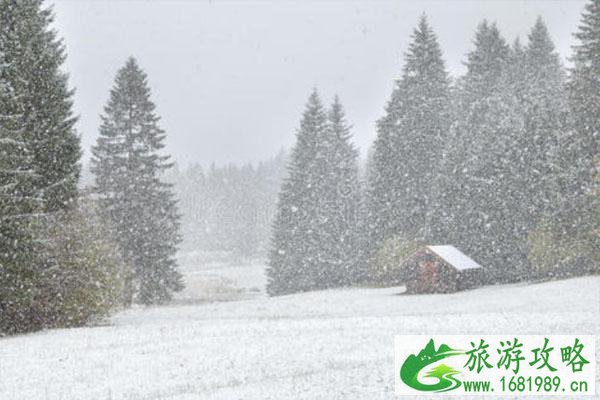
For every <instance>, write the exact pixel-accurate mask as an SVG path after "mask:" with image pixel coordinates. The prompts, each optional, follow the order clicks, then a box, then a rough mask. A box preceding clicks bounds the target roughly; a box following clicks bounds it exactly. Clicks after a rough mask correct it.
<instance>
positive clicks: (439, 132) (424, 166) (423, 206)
mask: <svg viewBox="0 0 600 400" xmlns="http://www.w3.org/2000/svg"><path fill="white" fill-rule="evenodd" d="M405 59H406V63H405V65H404V68H403V72H402V77H401V79H400V80H399V81H398V83H397V85H396V88H395V89H394V91H393V93H392V98H391V100H390V101H389V103H388V105H387V107H386V115H385V116H384V117H383V118H382V119H381V120H379V122H378V124H377V139H376V141H375V145H374V149H375V150H374V154H373V161H372V173H371V174H370V179H369V183H368V189H367V204H368V205H367V208H368V215H369V216H370V221H369V227H368V229H369V231H370V242H371V243H372V245H373V246H374V247H375V248H376V247H379V246H381V245H382V243H383V241H384V240H386V239H389V238H391V237H392V236H395V235H400V236H401V237H404V238H405V239H406V240H412V239H414V238H417V237H427V238H430V237H431V236H432V234H433V233H432V231H434V230H435V229H432V228H431V226H432V224H434V223H435V221H433V220H432V215H433V211H434V209H435V208H436V206H435V200H436V198H437V193H436V185H435V180H436V176H437V175H438V173H439V166H440V161H441V158H442V155H443V146H444V144H445V141H446V134H447V131H448V127H449V123H450V115H449V110H450V108H449V102H450V88H449V79H448V74H447V72H446V69H445V66H444V61H443V60H442V53H441V50H440V47H439V44H438V42H437V38H436V36H435V34H434V33H433V31H432V30H431V28H430V27H429V24H428V22H427V19H426V17H425V16H423V17H421V19H420V21H419V25H418V27H417V28H416V29H415V31H414V33H413V35H412V42H411V44H410V46H409V49H408V52H407V53H406V56H405Z"/></svg>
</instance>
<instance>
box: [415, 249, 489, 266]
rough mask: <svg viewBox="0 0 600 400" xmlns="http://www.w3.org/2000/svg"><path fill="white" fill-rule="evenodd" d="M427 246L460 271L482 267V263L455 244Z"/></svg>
mask: <svg viewBox="0 0 600 400" xmlns="http://www.w3.org/2000/svg"><path fill="white" fill-rule="evenodd" d="M427 248H428V249H429V250H431V251H432V252H434V253H435V254H437V255H438V256H439V257H441V258H442V259H443V260H444V261H446V262H447V263H448V264H450V265H451V266H452V267H454V268H456V269H457V270H459V271H462V270H466V269H475V268H481V265H479V264H477V263H476V262H475V261H473V259H472V258H470V257H469V256H467V255H465V254H464V253H462V252H461V251H460V250H458V249H457V248H456V247H454V246H449V245H445V246H427Z"/></svg>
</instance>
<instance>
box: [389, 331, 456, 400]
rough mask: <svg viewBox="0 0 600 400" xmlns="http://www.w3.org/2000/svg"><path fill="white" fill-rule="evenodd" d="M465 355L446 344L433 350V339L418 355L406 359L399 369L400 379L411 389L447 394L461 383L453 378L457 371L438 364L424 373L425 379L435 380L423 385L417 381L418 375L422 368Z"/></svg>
mask: <svg viewBox="0 0 600 400" xmlns="http://www.w3.org/2000/svg"><path fill="white" fill-rule="evenodd" d="M462 354H465V353H464V351H462V350H455V349H452V348H450V346H448V345H446V344H441V345H440V347H439V349H437V350H436V349H435V344H434V343H433V339H431V340H429V343H427V345H426V346H425V348H424V349H423V350H421V351H420V352H419V354H418V355H416V356H415V355H414V354H411V355H410V356H408V357H407V358H406V360H405V361H404V364H402V367H401V368H400V379H402V382H404V383H406V384H407V385H408V386H410V387H411V388H413V389H416V390H420V391H423V392H447V391H449V390H454V389H456V388H458V387H460V385H461V382H460V381H459V380H458V379H457V378H456V377H455V376H454V375H456V374H458V373H459V371H457V370H455V369H454V368H452V367H450V366H448V365H446V364H438V365H436V366H435V367H433V368H431V369H430V370H429V371H427V372H426V374H425V377H427V378H437V380H438V381H437V382H436V383H433V384H425V383H422V382H420V381H419V378H418V377H419V373H420V372H421V370H423V369H424V368H426V367H428V366H429V365H431V364H434V363H436V362H438V361H440V360H443V359H445V358H448V357H452V356H458V355H462Z"/></svg>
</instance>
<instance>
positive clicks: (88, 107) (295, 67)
mask: <svg viewBox="0 0 600 400" xmlns="http://www.w3.org/2000/svg"><path fill="white" fill-rule="evenodd" d="M49 4H53V5H54V6H53V9H54V12H55V16H56V20H55V27H56V29H57V30H58V31H59V32H60V35H61V36H62V37H63V38H64V43H65V45H66V47H67V54H68V57H67V62H66V65H65V70H66V71H68V72H69V74H70V81H69V83H70V85H72V86H73V87H75V89H76V93H75V111H76V113H78V114H79V116H80V119H79V122H78V124H77V130H78V132H79V134H80V135H81V137H82V148H83V150H84V158H83V162H84V164H88V161H89V156H90V153H89V149H90V147H91V145H92V144H93V143H95V140H96V137H97V134H98V127H99V125H100V118H99V115H100V113H101V112H102V107H103V106H104V104H105V102H106V100H107V93H108V90H109V88H110V87H111V85H112V81H113V79H114V76H115V73H116V70H117V67H118V66H119V65H121V64H122V63H123V62H124V61H125V59H126V58H127V57H128V56H130V55H133V56H135V57H136V58H137V59H138V61H139V63H140V65H141V66H142V67H143V68H144V69H145V70H146V72H147V73H148V75H149V77H150V82H149V83H150V85H151V88H152V92H153V93H152V96H153V99H154V101H155V103H156V105H157V111H158V113H159V115H161V117H162V121H161V126H162V127H163V128H164V129H165V131H166V132H167V139H166V144H167V147H166V151H167V152H168V153H171V154H172V155H173V157H174V159H175V161H177V163H178V164H179V165H180V166H182V167H186V166H188V165H190V164H193V163H199V164H201V165H202V166H204V167H206V166H208V165H209V164H210V163H212V162H215V163H217V164H218V165H223V164H226V163H236V164H243V163H246V162H253V163H255V162H258V161H263V160H266V159H268V158H271V157H274V156H275V155H276V154H277V153H278V152H279V151H280V150H281V149H282V148H289V147H290V146H291V145H292V143H293V140H294V135H295V131H296V129H297V126H298V118H299V115H300V114H301V112H302V110H303V106H304V103H305V101H306V97H307V95H308V93H309V92H310V88H312V87H318V88H319V91H320V92H321V94H322V95H323V97H324V98H325V99H326V100H327V101H329V100H330V99H331V98H332V97H333V95H334V94H338V95H339V96H340V98H341V99H342V101H343V102H344V105H345V107H346V111H347V115H348V119H349V121H350V122H351V123H352V125H353V129H352V133H353V135H354V142H355V143H356V144H357V146H358V147H359V148H360V150H361V153H362V155H363V156H364V155H365V152H366V149H367V148H368V146H369V145H370V144H371V143H372V141H373V139H374V137H375V121H376V120H377V119H378V118H380V117H381V116H382V115H383V108H384V106H385V104H386V102H387V101H388V99H389V95H390V93H391V91H392V88H393V82H394V80H395V79H397V78H398V77H399V73H400V70H401V67H402V56H403V54H404V52H405V50H406V48H407V45H408V43H409V40H410V33H411V31H412V29H413V28H414V24H415V21H417V20H418V17H419V15H421V14H422V13H426V14H427V15H428V17H429V20H430V22H431V25H432V27H433V29H434V30H435V32H436V33H437V35H438V38H439V41H440V44H441V47H442V51H443V55H444V59H445V61H446V63H447V67H448V70H449V71H450V73H451V74H452V76H458V75H460V74H462V73H463V72H464V71H465V68H464V65H463V62H464V61H465V58H466V53H467V52H468V51H469V50H470V49H471V48H472V37H473V33H474V31H475V27H476V25H477V24H478V23H479V22H480V21H481V20H483V19H488V20H490V21H495V22H497V24H498V27H499V29H500V31H501V32H502V33H503V34H504V35H505V37H506V38H507V40H508V41H509V42H512V41H513V40H514V39H515V38H516V37H517V36H519V37H520V38H521V39H522V40H524V39H525V38H526V35H527V33H528V32H529V30H530V28H531V26H532V25H533V24H534V22H535V20H536V18H537V16H539V15H541V16H542V17H543V19H544V21H545V23H546V25H547V26H548V29H549V31H550V33H551V36H552V40H553V41H554V43H555V45H556V50H557V52H558V53H559V54H560V56H561V58H562V59H563V62H564V63H565V65H569V62H568V60H567V59H566V57H567V56H568V55H569V54H571V49H570V47H571V45H572V44H573V43H574V41H573V36H572V33H573V32H574V31H575V29H576V27H577V24H578V21H579V18H580V15H581V11H582V9H583V6H584V4H585V1H574V0H570V1H552V2H542V1H422V2H404V1H396V2H392V1H378V2H368V1H354V2H352V1H346V2H341V1H330V2H317V1H303V2H300V1H297V2H296V1H281V2H261V1H244V2H242V1H219V0H213V1H106V2H104V1H103V2H100V1H98V2H91V1H54V2H50V3H49Z"/></svg>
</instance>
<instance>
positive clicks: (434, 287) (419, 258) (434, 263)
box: [403, 245, 483, 293]
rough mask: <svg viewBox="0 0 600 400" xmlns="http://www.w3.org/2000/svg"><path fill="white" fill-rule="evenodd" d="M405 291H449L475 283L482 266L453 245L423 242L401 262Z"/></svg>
mask: <svg viewBox="0 0 600 400" xmlns="http://www.w3.org/2000/svg"><path fill="white" fill-rule="evenodd" d="M404 264H405V265H403V267H404V268H405V271H407V274H406V278H407V279H406V291H407V292H408V293H450V292H456V291H458V290H465V289H470V288H473V287H476V286H478V285H479V284H480V282H481V281H482V279H483V268H482V267H481V265H479V264H477V263H476V262H475V261H473V259H471V258H470V257H468V256H467V255H465V254H464V253H462V252H461V251H460V250H458V249H457V248H456V247H454V246H448V245H446V246H425V247H423V248H422V249H419V250H418V251H417V252H416V253H415V254H413V255H412V256H411V257H410V258H409V259H407V260H406V261H405V262H404Z"/></svg>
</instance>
